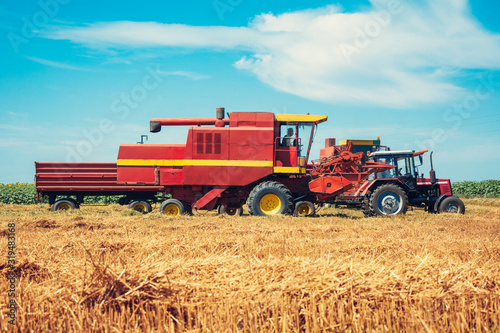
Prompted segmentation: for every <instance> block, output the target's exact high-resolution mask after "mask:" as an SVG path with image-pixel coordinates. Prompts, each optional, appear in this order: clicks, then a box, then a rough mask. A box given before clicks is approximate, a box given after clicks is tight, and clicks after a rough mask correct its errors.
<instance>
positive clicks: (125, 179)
mask: <svg viewBox="0 0 500 333" xmlns="http://www.w3.org/2000/svg"><path fill="white" fill-rule="evenodd" d="M117 183H118V184H124V185H127V184H130V183H143V184H144V185H147V184H149V185H155V168H154V167H152V166H133V167H128V166H121V167H118V177H117Z"/></svg>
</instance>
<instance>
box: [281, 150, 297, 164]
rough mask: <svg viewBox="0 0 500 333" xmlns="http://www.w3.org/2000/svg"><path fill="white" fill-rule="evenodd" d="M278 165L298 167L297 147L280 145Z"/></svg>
mask: <svg viewBox="0 0 500 333" xmlns="http://www.w3.org/2000/svg"><path fill="white" fill-rule="evenodd" d="M276 166H285V167H296V166H297V147H279V149H276Z"/></svg>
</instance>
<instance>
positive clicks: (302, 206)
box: [293, 201, 316, 217]
mask: <svg viewBox="0 0 500 333" xmlns="http://www.w3.org/2000/svg"><path fill="white" fill-rule="evenodd" d="M315 213H316V207H314V204H313V203H312V202H310V201H299V202H297V203H296V204H295V210H294V212H293V215H294V216H299V217H304V216H313V215H314V214H315Z"/></svg>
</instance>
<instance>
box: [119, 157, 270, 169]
mask: <svg viewBox="0 0 500 333" xmlns="http://www.w3.org/2000/svg"><path fill="white" fill-rule="evenodd" d="M116 164H117V165H118V166H225V167H231V166H241V167H272V166H273V161H241V160H122V159H120V160H118V161H117V163H116Z"/></svg>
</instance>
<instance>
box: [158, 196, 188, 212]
mask: <svg viewBox="0 0 500 333" xmlns="http://www.w3.org/2000/svg"><path fill="white" fill-rule="evenodd" d="M184 213H185V209H184V205H183V204H182V202H180V201H179V200H176V199H167V200H165V201H163V202H162V203H161V205H160V214H163V215H167V216H179V215H182V214H184Z"/></svg>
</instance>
